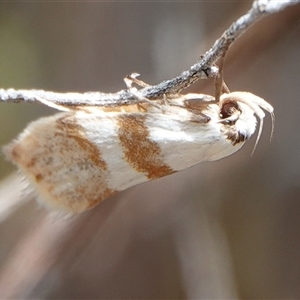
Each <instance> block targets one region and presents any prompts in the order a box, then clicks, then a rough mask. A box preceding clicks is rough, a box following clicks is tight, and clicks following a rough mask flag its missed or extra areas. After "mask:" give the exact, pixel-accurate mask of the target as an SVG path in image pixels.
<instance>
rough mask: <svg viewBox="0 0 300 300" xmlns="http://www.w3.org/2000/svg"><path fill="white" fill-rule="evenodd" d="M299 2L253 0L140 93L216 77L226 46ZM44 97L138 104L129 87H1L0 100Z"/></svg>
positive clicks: (74, 102)
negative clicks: (176, 69)
mask: <svg viewBox="0 0 300 300" xmlns="http://www.w3.org/2000/svg"><path fill="white" fill-rule="evenodd" d="M298 3H300V0H281V1H278V0H277V1H276V0H256V1H254V2H253V4H252V7H251V9H250V10H249V11H248V12H247V13H246V14H245V15H243V16H242V17H240V18H239V19H238V20H237V21H236V22H234V23H232V24H231V26H230V27H229V28H228V29H227V30H226V31H225V32H224V33H223V34H222V35H221V37H220V38H219V39H218V40H217V41H216V42H215V43H214V45H213V46H212V47H211V49H209V50H208V51H207V52H206V53H205V54H204V55H203V56H202V58H201V60H200V61H198V62H196V63H195V64H194V65H192V66H191V67H190V68H189V69H188V70H187V71H184V72H182V73H181V74H180V75H179V76H177V77H175V78H173V79H170V80H166V81H163V82H161V83H159V84H157V85H154V86H149V87H145V88H142V89H141V90H140V91H139V92H140V93H141V95H142V96H143V97H145V98H147V99H158V98H162V97H163V95H174V94H177V93H179V92H180V91H181V90H183V89H185V88H187V87H189V86H191V85H192V84H193V83H194V82H195V81H197V80H198V79H206V78H208V77H215V76H216V75H217V73H218V68H217V67H215V66H214V64H215V63H216V62H217V60H218V59H219V58H220V57H221V56H224V55H225V54H226V52H227V50H228V48H229V47H230V46H231V45H232V44H233V43H234V41H235V40H236V39H237V38H238V37H240V36H241V35H242V34H243V33H244V32H245V31H246V30H247V29H248V28H249V27H250V26H252V25H253V24H254V23H256V22H257V21H258V20H260V19H261V18H262V17H265V16H267V15H270V14H273V13H277V12H279V11H281V10H283V9H284V8H286V7H287V6H290V5H295V4H298ZM40 98H43V99H46V100H48V101H50V102H53V103H56V104H61V105H68V106H79V105H81V106H82V105H92V106H96V105H97V106H106V107H109V106H119V105H129V104H134V103H137V101H138V100H137V99H136V97H135V96H134V95H133V94H132V93H131V92H130V91H129V90H121V91H119V92H117V93H101V92H87V93H54V92H47V91H43V90H14V89H8V90H4V89H0V102H10V103H18V102H28V103H33V102H39V101H38V99H40Z"/></svg>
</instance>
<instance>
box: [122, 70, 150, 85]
mask: <svg viewBox="0 0 300 300" xmlns="http://www.w3.org/2000/svg"><path fill="white" fill-rule="evenodd" d="M138 76H140V74H139V73H132V74H130V75H127V76H126V77H125V78H124V81H125V84H126V86H127V87H128V88H131V87H132V84H133V83H135V84H136V85H138V86H140V87H143V88H145V87H149V86H151V85H150V84H148V83H146V82H144V81H142V80H139V79H137V77H138ZM128 83H130V86H128Z"/></svg>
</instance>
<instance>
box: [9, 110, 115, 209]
mask: <svg viewBox="0 0 300 300" xmlns="http://www.w3.org/2000/svg"><path fill="white" fill-rule="evenodd" d="M4 152H5V154H6V156H7V157H8V158H9V159H11V160H12V161H13V162H14V163H15V164H16V165H17V166H18V167H20V169H21V170H22V171H23V173H24V175H26V176H27V177H28V178H29V179H30V181H31V182H32V183H33V184H34V186H35V187H36V188H37V190H38V191H39V192H40V193H41V195H42V198H41V200H43V201H44V202H45V204H46V205H47V206H49V207H50V208H56V209H63V210H65V211H66V210H68V211H70V212H72V213H80V212H82V211H85V210H87V209H90V208H92V207H94V206H95V205H97V204H98V203H99V202H101V201H102V200H104V199H106V198H107V197H109V196H111V195H112V194H114V193H116V192H117V191H115V190H112V189H110V188H108V186H107V182H108V179H109V178H108V176H109V173H108V171H107V165H106V163H105V161H104V160H103V159H102V156H101V152H100V151H99V149H98V148H97V146H96V145H94V144H93V143H92V141H89V140H87V138H86V137H85V129H84V128H82V127H81V126H80V125H79V124H77V123H76V118H75V117H74V115H70V114H65V115H63V116H61V115H60V116H59V117H58V118H56V119H54V118H53V117H49V118H43V119H41V120H39V121H36V122H35V123H32V124H30V125H29V126H28V128H27V129H26V131H25V132H24V133H23V134H22V135H21V136H20V137H19V139H17V140H15V141H14V142H13V143H11V144H9V145H8V146H6V147H5V148H4ZM81 170H82V172H83V173H84V174H85V175H84V176H82V172H81Z"/></svg>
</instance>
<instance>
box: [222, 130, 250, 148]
mask: <svg viewBox="0 0 300 300" xmlns="http://www.w3.org/2000/svg"><path fill="white" fill-rule="evenodd" d="M225 134H226V136H227V139H228V140H230V141H231V142H232V145H233V146H235V145H237V144H239V143H243V142H245V141H246V140H247V139H248V138H247V137H246V136H245V135H244V134H242V133H241V132H239V131H237V130H236V129H235V128H229V129H228V130H226V132H225Z"/></svg>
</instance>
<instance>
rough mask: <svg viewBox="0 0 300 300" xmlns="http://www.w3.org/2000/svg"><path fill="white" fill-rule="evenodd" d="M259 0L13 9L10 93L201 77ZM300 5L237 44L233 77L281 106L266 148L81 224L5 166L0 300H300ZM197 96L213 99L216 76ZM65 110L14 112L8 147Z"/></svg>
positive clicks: (0, 60) (1, 73)
mask: <svg viewBox="0 0 300 300" xmlns="http://www.w3.org/2000/svg"><path fill="white" fill-rule="evenodd" d="M250 5H251V3H250V2H248V1H240V2H237V1H201V2H200V1H199V2H190V1H182V2H159V1H156V2H143V1H142V2H118V3H117V2H108V1H107V2H106V1H103V2H77V1H74V2H40V3H37V2H31V3H12V2H6V3H5V2H1V3H0V40H1V43H0V82H1V83H0V86H1V88H10V87H12V88H15V89H32V88H34V89H44V90H51V91H60V92H68V91H76V92H86V91H102V92H116V91H118V90H120V89H123V88H124V87H125V85H124V83H123V78H124V77H125V76H126V75H127V74H130V73H132V72H138V73H140V74H141V77H140V78H141V79H142V80H144V81H145V82H147V83H149V84H156V83H159V82H160V81H162V80H164V79H170V78H172V77H174V76H176V75H178V74H179V73H181V72H182V71H183V70H186V69H187V68H189V66H190V65H192V64H193V63H194V62H195V61H196V60H198V59H199V57H200V55H201V54H203V53H204V52H205V51H206V50H208V49H209V48H210V47H211V45H212V43H213V42H214V41H215V40H216V38H218V37H219V36H220V35H221V34H222V32H223V31H224V30H225V29H226V28H227V27H228V26H229V25H230V24H231V22H233V21H235V20H236V19H237V18H238V17H239V16H241V15H242V14H243V13H244V12H246V10H248V9H249V8H250ZM299 16H300V5H296V6H294V7H291V8H287V9H286V10H284V11H283V12H280V13H278V14H275V15H272V16H270V17H267V18H265V19H263V20H262V21H260V22H258V23H257V24H256V25H255V26H253V27H252V28H251V29H250V30H249V31H248V32H247V33H246V34H245V35H244V36H243V37H242V38H240V39H239V40H238V41H237V42H236V43H235V44H234V46H233V47H232V48H231V49H230V51H229V54H228V57H227V59H226V62H225V80H226V83H227V85H228V86H229V88H230V89H231V90H242V91H244V90H245V91H251V92H253V93H254V94H257V95H259V96H261V97H262V98H264V99H266V100H267V101H268V102H270V103H271V104H272V105H273V106H274V108H275V115H276V124H275V133H274V136H273V139H272V142H271V143H269V136H270V130H271V123H270V118H269V117H267V121H266V124H265V127H264V132H263V136H262V138H261V141H260V143H259V145H258V147H257V150H256V152H255V153H254V155H253V156H252V157H250V153H251V150H252V148H253V146H254V141H255V137H254V138H252V140H251V141H249V142H247V144H246V145H245V146H244V147H243V149H242V150H240V151H239V152H238V153H236V154H234V155H232V156H230V157H228V158H225V159H223V160H221V161H217V162H209V163H202V164H199V165H197V166H195V167H193V168H191V169H188V170H185V171H182V172H180V173H178V174H174V175H171V176H168V177H165V178H162V179H159V180H155V181H152V182H149V183H146V184H142V185H139V186H137V187H133V188H131V189H129V190H127V191H125V192H122V193H120V194H118V195H116V196H114V197H111V198H110V199H109V200H107V201H104V202H103V203H101V204H100V205H99V206H97V207H96V208H95V209H93V210H91V211H89V212H86V213H84V214H82V215H80V216H77V217H73V218H69V219H63V218H61V217H59V216H56V215H53V214H51V213H49V212H47V211H46V210H45V209H44V208H42V207H40V206H39V205H38V204H37V203H36V201H35V199H34V198H35V197H34V196H33V195H32V194H31V193H29V192H28V191H27V190H26V183H25V182H24V181H23V180H22V179H20V177H19V176H18V175H16V173H15V168H14V167H13V166H12V165H11V164H10V163H8V162H6V161H5V159H4V157H3V155H2V156H1V158H0V176H1V177H0V178H1V181H0V241H1V242H0V295H1V296H0V297H1V298H6V299H14V298H22V299H33V298H36V299H88V298H89V299H92V298H94V299H96V298H98V299H104V298H105V299H129V298H130V299H176V298H177V299H178V298H181V299H182V298H185V299H186V298H189V299H192V298H193V299H204V298H205V299H216V298H222V299H224V298H243V299H255V298H260V299H270V298H273V299H279V298H285V299H288V298H290V299H292V298H293V299H296V298H300V282H299V280H300V218H299V211H300V182H299V178H300V158H299V157H298V156H299V153H300V139H299V133H298V128H299V126H300V118H299V111H300V101H299V95H300V84H299V74H300V59H299V53H300V43H299V41H300V39H299V37H300V17H299ZM189 91H193V92H199V93H213V81H212V80H202V81H201V82H197V83H196V84H195V85H193V87H192V88H191V89H189ZM54 112H55V111H54V110H52V109H50V108H46V107H44V106H42V105H33V104H28V105H26V104H1V107H0V126H1V131H0V145H4V144H6V143H8V142H9V141H11V140H12V139H13V138H15V137H16V135H17V134H18V133H19V132H20V131H22V130H23V129H24V127H25V126H26V124H27V123H28V122H30V121H33V120H35V119H37V118H38V117H40V116H44V115H48V114H53V113H54Z"/></svg>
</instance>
